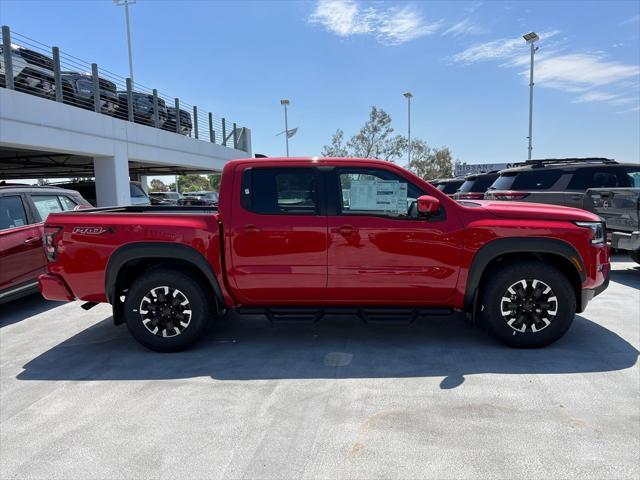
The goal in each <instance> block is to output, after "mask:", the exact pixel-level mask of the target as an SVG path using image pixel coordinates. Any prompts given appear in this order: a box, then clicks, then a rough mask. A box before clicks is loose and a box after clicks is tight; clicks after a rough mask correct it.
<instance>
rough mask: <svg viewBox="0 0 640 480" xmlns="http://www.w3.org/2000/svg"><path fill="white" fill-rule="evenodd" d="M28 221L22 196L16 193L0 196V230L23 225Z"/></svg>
mask: <svg viewBox="0 0 640 480" xmlns="http://www.w3.org/2000/svg"><path fill="white" fill-rule="evenodd" d="M28 223H29V222H28V221H27V214H26V212H25V211H24V205H23V204H22V198H20V197H19V196H18V195H12V196H10V197H0V230H7V229H9V228H16V227H23V226H25V225H27V224H28Z"/></svg>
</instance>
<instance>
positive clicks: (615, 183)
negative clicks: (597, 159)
mask: <svg viewBox="0 0 640 480" xmlns="http://www.w3.org/2000/svg"><path fill="white" fill-rule="evenodd" d="M629 186H631V182H630V181H629V177H627V176H626V175H625V172H624V170H623V169H622V168H618V167H615V168H614V167H605V168H602V167H594V168H579V169H577V170H576V171H575V172H574V174H573V176H572V177H571V181H570V182H569V186H568V187H567V188H568V189H569V190H587V189H588V188H616V187H629Z"/></svg>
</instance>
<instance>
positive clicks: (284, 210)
mask: <svg viewBox="0 0 640 480" xmlns="http://www.w3.org/2000/svg"><path fill="white" fill-rule="evenodd" d="M317 184H318V182H317V175H316V172H315V170H314V169H312V168H255V169H249V170H246V171H245V172H244V174H243V182H242V205H243V206H244V207H245V208H247V209H248V210H250V211H252V212H254V213H259V214H263V215H317V214H318V213H319V212H318V205H319V203H318V188H317Z"/></svg>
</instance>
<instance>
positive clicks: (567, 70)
mask: <svg viewBox="0 0 640 480" xmlns="http://www.w3.org/2000/svg"><path fill="white" fill-rule="evenodd" d="M523 74H525V75H526V73H523ZM638 75H640V67H638V66H637V65H628V64H624V63H619V62H615V61H607V60H605V59H604V58H603V57H602V55H595V54H588V53H574V54H568V55H556V56H552V57H550V58H549V57H545V58H541V59H540V61H539V62H537V63H536V83H538V84H540V85H544V84H547V85H548V86H552V87H554V88H559V89H566V90H571V89H572V88H573V89H576V88H577V89H580V88H583V89H589V88H593V87H599V86H602V85H610V84H613V83H618V82H620V81H622V80H628V79H633V78H637V77H638Z"/></svg>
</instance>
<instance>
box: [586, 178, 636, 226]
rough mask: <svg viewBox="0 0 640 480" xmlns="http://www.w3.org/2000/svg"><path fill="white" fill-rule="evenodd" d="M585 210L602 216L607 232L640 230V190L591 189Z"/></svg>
mask: <svg viewBox="0 0 640 480" xmlns="http://www.w3.org/2000/svg"><path fill="white" fill-rule="evenodd" d="M584 209H585V210H589V211H591V212H593V213H595V214H597V215H600V216H601V217H602V218H603V219H604V220H605V221H606V222H607V230H615V231H622V232H633V231H638V230H639V229H640V220H639V217H638V212H639V211H640V188H590V189H589V190H587V192H586V194H585V196H584Z"/></svg>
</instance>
